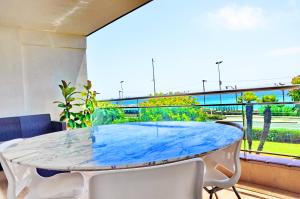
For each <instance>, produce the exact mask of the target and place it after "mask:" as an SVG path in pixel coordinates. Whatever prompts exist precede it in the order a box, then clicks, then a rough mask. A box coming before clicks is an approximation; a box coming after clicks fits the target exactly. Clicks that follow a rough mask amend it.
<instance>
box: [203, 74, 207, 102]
mask: <svg viewBox="0 0 300 199" xmlns="http://www.w3.org/2000/svg"><path fill="white" fill-rule="evenodd" d="M205 82H207V80H204V79H203V80H202V86H203V92H204V94H203V101H204V105H205V98H206V96H205Z"/></svg>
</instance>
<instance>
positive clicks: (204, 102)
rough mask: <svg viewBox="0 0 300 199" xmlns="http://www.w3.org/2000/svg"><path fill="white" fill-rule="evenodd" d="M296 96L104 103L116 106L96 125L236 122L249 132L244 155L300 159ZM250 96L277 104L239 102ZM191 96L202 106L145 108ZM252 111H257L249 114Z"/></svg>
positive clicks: (276, 90)
mask: <svg viewBox="0 0 300 199" xmlns="http://www.w3.org/2000/svg"><path fill="white" fill-rule="evenodd" d="M291 90H299V92H300V85H286V86H274V87H262V88H249V89H236V90H222V91H209V92H194V93H180V94H173V95H159V96H142V97H127V98H123V99H109V100H101V101H100V103H101V102H102V103H107V102H110V103H112V104H114V105H111V106H103V108H101V109H98V110H96V112H95V114H94V124H95V125H100V124H108V123H119V122H136V121H161V120H177V121H179V120H184V121H190V120H192V121H193V120H194V121H214V120H224V121H232V122H237V123H240V124H241V125H243V127H244V132H245V136H244V144H243V145H242V150H243V151H247V152H253V153H259V154H264V155H278V156H285V157H289V158H300V101H293V100H292V98H291V97H290V96H289V95H288V93H289V92H290V91H291ZM245 92H253V93H255V94H256V95H257V96H258V97H259V98H261V97H262V96H264V95H275V96H276V97H277V101H275V102H251V103H246V102H241V101H238V98H240V96H243V94H244V93H245ZM187 96H189V97H191V98H195V99H196V101H197V102H199V103H194V104H189V105H186V104H183V105H182V104H180V103H179V104H176V103H175V104H163V105H157V104H155V105H151V103H145V102H147V101H149V100H151V99H152V101H153V100H154V101H155V100H158V99H166V98H174V97H176V98H177V99H180V98H181V97H187ZM249 107H250V108H249ZM251 107H252V108H251ZM266 108H269V109H270V111H271V124H270V128H268V118H266V117H268V116H267V115H266V114H264V113H265V110H266ZM249 110H253V111H252V112H251V111H250V112H251V113H249ZM247 118H248V120H247ZM251 118H252V122H250V120H251ZM251 125H252V128H251ZM264 136H266V137H265V138H264ZM250 146H251V147H250Z"/></svg>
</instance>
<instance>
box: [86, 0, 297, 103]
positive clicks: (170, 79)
mask: <svg viewBox="0 0 300 199" xmlns="http://www.w3.org/2000/svg"><path fill="white" fill-rule="evenodd" d="M299 35H300V1H297V0H286V1H281V0H265V1H260V0H251V1H222V0H219V1H216V0H214V1H204V0H201V1H200V0H191V1H182V0H155V1H153V2H151V3H149V4H147V5H145V6H144V7H142V8H140V9H138V10H136V11H134V12H132V13H130V14H129V15H127V16H125V17H123V18H121V19H120V20H117V21H116V22H114V23H112V24H110V25H109V26H107V27H105V28H103V29H101V30H99V31H98V32H96V33H94V34H92V35H91V36H89V37H88V50H87V64H88V78H89V79H90V80H92V81H93V84H94V88H95V89H96V90H97V91H98V92H100V93H101V94H100V98H101V99H103V98H117V97H118V91H119V90H120V81H121V80H123V81H124V84H123V87H124V97H125V96H141V95H148V94H150V93H151V92H153V82H152V67H151V58H154V59H155V67H156V82H157V90H158V91H161V92H168V91H190V92H192V91H201V90H202V80H203V79H205V80H208V81H207V84H206V87H207V90H217V89H218V71H217V66H216V64H215V62H216V61H218V60H223V61H224V62H223V63H222V64H221V66H220V68H221V80H222V81H223V88H224V87H225V86H226V85H232V86H233V85H237V86H238V87H240V88H241V87H257V86H269V85H274V83H278V82H282V83H288V82H289V80H290V78H291V77H292V76H295V75H298V74H300V36H299Z"/></svg>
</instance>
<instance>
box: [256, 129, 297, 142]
mask: <svg viewBox="0 0 300 199" xmlns="http://www.w3.org/2000/svg"><path fill="white" fill-rule="evenodd" d="M262 131H263V130H262V129H261V128H253V139H254V140H259V139H260V137H261V134H262ZM266 140H267V141H272V142H287V143H300V130H298V129H285V128H276V129H270V132H269V135H268V137H267V139H266Z"/></svg>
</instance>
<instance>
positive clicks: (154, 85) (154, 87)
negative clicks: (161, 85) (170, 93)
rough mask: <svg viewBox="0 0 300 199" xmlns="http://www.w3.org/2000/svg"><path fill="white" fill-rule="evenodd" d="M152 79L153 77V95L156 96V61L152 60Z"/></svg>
mask: <svg viewBox="0 0 300 199" xmlns="http://www.w3.org/2000/svg"><path fill="white" fill-rule="evenodd" d="M152 77H153V95H154V96H155V94H156V84H155V83H156V82H155V70H154V59H153V58H152Z"/></svg>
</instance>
